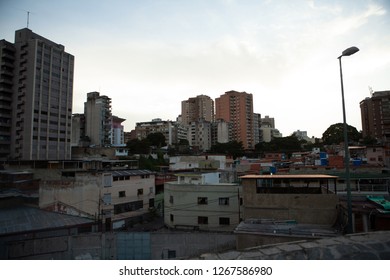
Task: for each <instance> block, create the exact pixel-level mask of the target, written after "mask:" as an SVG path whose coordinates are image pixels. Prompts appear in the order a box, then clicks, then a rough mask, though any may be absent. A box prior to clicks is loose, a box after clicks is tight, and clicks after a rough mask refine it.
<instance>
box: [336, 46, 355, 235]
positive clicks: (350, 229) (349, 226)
mask: <svg viewBox="0 0 390 280" xmlns="http://www.w3.org/2000/svg"><path fill="white" fill-rule="evenodd" d="M358 51H359V49H358V48H357V47H350V48H348V49H346V50H344V51H343V52H342V54H341V55H340V56H339V57H338V58H337V59H338V60H339V64H340V80H341V99H342V104H343V124H344V153H345V155H344V158H345V181H346V184H347V211H348V224H347V233H353V226H352V198H351V180H350V174H349V149H348V127H347V120H346V115H345V101H344V84H343V70H342V67H341V58H342V57H343V56H350V55H353V54H354V53H356V52H358Z"/></svg>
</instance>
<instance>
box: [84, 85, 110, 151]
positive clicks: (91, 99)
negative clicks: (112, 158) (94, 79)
mask: <svg viewBox="0 0 390 280" xmlns="http://www.w3.org/2000/svg"><path fill="white" fill-rule="evenodd" d="M84 115H85V135H86V136H88V137H89V138H90V140H91V144H92V145H96V146H101V147H102V146H106V145H111V138H112V135H111V132H112V131H111V129H112V114H111V98H109V97H107V96H105V95H99V92H96V91H94V92H89V93H88V94H87V101H86V102H84Z"/></svg>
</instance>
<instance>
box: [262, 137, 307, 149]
mask: <svg viewBox="0 0 390 280" xmlns="http://www.w3.org/2000/svg"><path fill="white" fill-rule="evenodd" d="M303 144H306V141H304V140H299V139H298V138H297V137H296V136H295V135H294V134H293V135H291V136H287V137H276V138H274V139H272V141H271V142H268V143H266V142H260V143H258V144H256V146H255V149H256V151H261V152H285V153H292V152H297V151H301V150H302V145H303Z"/></svg>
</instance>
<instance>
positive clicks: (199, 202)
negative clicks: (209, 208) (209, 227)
mask: <svg viewBox="0 0 390 280" xmlns="http://www.w3.org/2000/svg"><path fill="white" fill-rule="evenodd" d="M198 204H207V197H198Z"/></svg>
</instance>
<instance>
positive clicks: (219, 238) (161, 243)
mask: <svg viewBox="0 0 390 280" xmlns="http://www.w3.org/2000/svg"><path fill="white" fill-rule="evenodd" d="M235 246H236V244H235V236H234V234H231V233H207V232H193V233H190V232H167V233H153V234H152V236H151V252H152V255H151V258H152V259H154V260H158V259H167V257H168V250H169V251H175V253H176V258H189V257H193V256H197V255H200V254H203V253H206V252H221V251H225V250H231V249H234V248H235Z"/></svg>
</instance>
